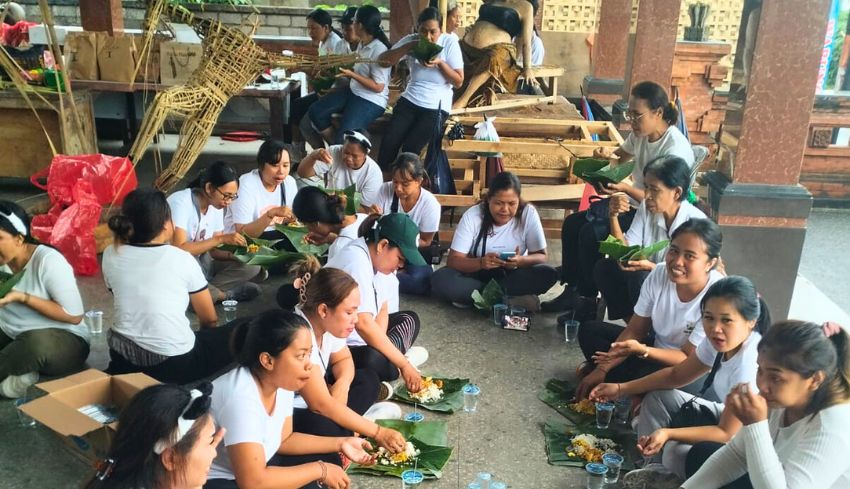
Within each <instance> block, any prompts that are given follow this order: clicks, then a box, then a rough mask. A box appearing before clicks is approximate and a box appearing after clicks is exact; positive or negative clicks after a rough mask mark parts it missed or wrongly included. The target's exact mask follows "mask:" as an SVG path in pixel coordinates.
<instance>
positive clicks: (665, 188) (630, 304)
mask: <svg viewBox="0 0 850 489" xmlns="http://www.w3.org/2000/svg"><path fill="white" fill-rule="evenodd" d="M643 175H644V194H645V195H646V197H645V198H644V200H643V202H641V203H640V206H638V210H637V213H636V214H635V217H634V220H632V223H631V225H630V226H629V229H628V231H626V233H625V234H624V233H623V231H622V229H621V228H620V221H619V216H620V214H622V213H624V212H629V201H628V198H627V197H626V194H614V195H612V196H611V199H610V203H609V205H608V215H609V216H610V221H611V235H612V236H614V237H615V238H617V239H619V240H620V242H622V243H625V244H626V245H628V246H632V245H640V246H641V247H646V246H650V245H652V244H655V243H657V242H659V241H662V240H669V239H670V236H671V235H672V234H673V232H674V231H676V228H678V227H679V226H680V225H681V224H682V223H683V222H685V221H687V220H688V219H704V218H705V217H706V216H705V214H703V212H702V211H701V210H699V209H697V208H696V207H694V206H693V205H691V203H690V202H688V201H687V197H688V192H689V190H690V188H691V169H690V167H689V166H688V163H687V162H686V161H685V160H683V159H681V158H678V157H676V156H662V157H660V158H658V159H656V160H654V161H652V162H651V163H649V164H648V165H647V166H646V168H645V169H644V170H643ZM665 252H666V248H664V249H663V250H660V251H658V252H657V253H655V254H654V255H652V256H649V257H647V258H645V259H640V260H630V261H628V262H626V263H620V262H619V261H617V260H612V259H604V260H600V261H599V262H597V263H596V267H595V270H594V272H593V277H594V279H595V282H596V285H597V286H598V287H599V290H600V291H601V292H602V297H603V298H604V299H605V303H606V304H607V306H608V319H610V320H614V319H625V320H626V321H628V320H629V318H631V317H632V314H633V313H634V306H635V304H636V303H637V300H638V297H639V296H640V287H641V285H643V281H644V280H646V277H647V276H648V275H649V272H651V271H652V270H654V269H655V266H656V263H661V262H662V261H663V260H664V253H665ZM560 318H563V319H564V320H565V319H569V318H570V316H568V315H562V316H561V317H560ZM560 318H559V319H560Z"/></svg>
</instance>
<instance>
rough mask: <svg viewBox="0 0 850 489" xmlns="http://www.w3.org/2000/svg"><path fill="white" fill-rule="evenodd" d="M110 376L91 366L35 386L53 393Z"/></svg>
mask: <svg viewBox="0 0 850 489" xmlns="http://www.w3.org/2000/svg"><path fill="white" fill-rule="evenodd" d="M108 377H109V375H108V374H105V373H103V372H101V371H100V370H97V369H94V368H90V369H88V370H83V371H82V372H79V373H76V374H74V375H69V376H67V377H63V378H61V379H56V380H51V381H48V382H42V383H40V384H36V385H35V386H36V387H38V388H39V389H41V390H43V391H45V392H47V393H53V392H56V391H60V390H62V389H67V388H69V387H74V386H77V385H80V384H86V383H89V382H92V381H94V380H98V379H103V378H108Z"/></svg>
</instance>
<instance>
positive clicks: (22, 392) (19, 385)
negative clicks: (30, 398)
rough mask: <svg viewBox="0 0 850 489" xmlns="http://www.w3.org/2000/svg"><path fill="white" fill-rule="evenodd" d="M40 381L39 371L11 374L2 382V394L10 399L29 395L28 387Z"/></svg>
mask: <svg viewBox="0 0 850 489" xmlns="http://www.w3.org/2000/svg"><path fill="white" fill-rule="evenodd" d="M36 382H38V372H30V373H28V374H23V375H10V376H8V377H6V378H5V379H3V382H0V394H2V395H3V396H5V397H8V398H10V399H18V398H21V397H24V396H26V395H27V389H29V388H30V386H31V385H34V384H35V383H36Z"/></svg>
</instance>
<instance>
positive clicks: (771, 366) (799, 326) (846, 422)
mask: <svg viewBox="0 0 850 489" xmlns="http://www.w3.org/2000/svg"><path fill="white" fill-rule="evenodd" d="M756 386H757V387H758V391H757V392H756V390H755V389H753V388H751V386H750V385H749V384H740V385H738V386H736V387H735V388H733V389H732V392H731V393H730V394H729V395H728V396H727V397H726V410H728V411H730V412H731V413H732V414H733V415H734V416H735V417H736V418H738V419H739V420H740V422H741V423H743V425H744V426H743V428H741V431H740V432H738V434H737V435H736V436H735V437H734V438H733V439H732V440H731V441H730V442H729V443H727V444H726V445H720V444H717V443H710V442H709V443H699V444H697V445H695V446H694V448H692V449H691V451H690V452H689V453H688V460H687V472H688V474H689V475H690V477H689V478H688V480H686V481H685V482H684V483H683V484H682V487H683V488H684V489H715V488H720V487H724V488H731V489H739V488H742V489H743V488H751V489H808V488H815V487H817V488H818V489H845V488H847V487H850V457H848V456H847V453H848V450H850V337H849V336H848V334H847V332H846V331H844V330H843V329H842V328H841V326H839V325H837V324H835V323H826V324H823V325H820V324H814V323H809V322H803V321H782V322H779V323H777V324H774V325H773V326H771V327H770V330H768V332H767V333H766V334H765V335H764V337H763V338H762V340H761V342H760V343H759V346H758V374H757V376H756ZM706 459H707V460H706ZM694 472H695V473H694ZM691 474H692V475H691Z"/></svg>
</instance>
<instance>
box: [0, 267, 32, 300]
mask: <svg viewBox="0 0 850 489" xmlns="http://www.w3.org/2000/svg"><path fill="white" fill-rule="evenodd" d="M24 272H26V269H23V270H21V271H20V272H18V273H16V274H11V273H7V272H0V299H2V298H3V297H6V294H8V293H9V292H11V291H12V288H13V287H14V286H15V285H17V283H18V282H20V281H21V279H22V278H24Z"/></svg>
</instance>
